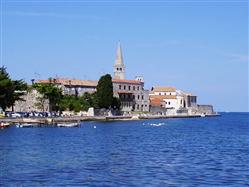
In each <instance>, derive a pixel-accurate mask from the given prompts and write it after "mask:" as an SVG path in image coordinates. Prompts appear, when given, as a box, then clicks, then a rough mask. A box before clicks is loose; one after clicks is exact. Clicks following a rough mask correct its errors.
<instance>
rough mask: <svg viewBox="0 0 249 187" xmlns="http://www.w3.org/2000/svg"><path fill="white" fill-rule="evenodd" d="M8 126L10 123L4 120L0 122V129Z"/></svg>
mask: <svg viewBox="0 0 249 187" xmlns="http://www.w3.org/2000/svg"><path fill="white" fill-rule="evenodd" d="M9 126H10V123H6V122H1V123H0V129H4V128H7V127H9Z"/></svg>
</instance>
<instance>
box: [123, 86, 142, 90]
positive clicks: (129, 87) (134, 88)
mask: <svg viewBox="0 0 249 187" xmlns="http://www.w3.org/2000/svg"><path fill="white" fill-rule="evenodd" d="M127 87H128V90H131V86H127ZM123 88H124V90H126V85H124V86H123ZM119 89H120V90H122V85H119ZM139 89H140V88H139V86H137V90H139ZM133 90H134V91H135V90H136V86H133Z"/></svg>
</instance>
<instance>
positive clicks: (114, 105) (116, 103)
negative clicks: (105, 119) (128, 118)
mask: <svg viewBox="0 0 249 187" xmlns="http://www.w3.org/2000/svg"><path fill="white" fill-rule="evenodd" d="M120 106H121V101H120V99H119V98H117V97H113V99H112V108H113V109H118V110H119V109H120Z"/></svg>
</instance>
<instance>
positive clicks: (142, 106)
mask: <svg viewBox="0 0 249 187" xmlns="http://www.w3.org/2000/svg"><path fill="white" fill-rule="evenodd" d="M139 107H140V105H137V110H139ZM144 107H147V105H141V109H143V108H144Z"/></svg>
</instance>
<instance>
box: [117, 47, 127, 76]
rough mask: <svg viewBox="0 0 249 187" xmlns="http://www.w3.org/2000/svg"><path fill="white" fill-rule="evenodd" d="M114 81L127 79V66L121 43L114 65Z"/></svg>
mask: <svg viewBox="0 0 249 187" xmlns="http://www.w3.org/2000/svg"><path fill="white" fill-rule="evenodd" d="M114 79H125V65H124V62H123V55H122V49H121V44H120V43H118V49H117V54H116V60H115V64H114Z"/></svg>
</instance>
